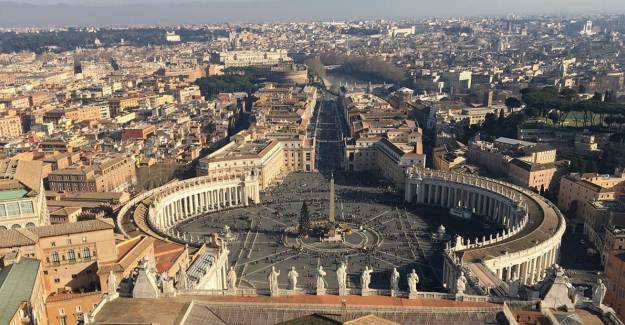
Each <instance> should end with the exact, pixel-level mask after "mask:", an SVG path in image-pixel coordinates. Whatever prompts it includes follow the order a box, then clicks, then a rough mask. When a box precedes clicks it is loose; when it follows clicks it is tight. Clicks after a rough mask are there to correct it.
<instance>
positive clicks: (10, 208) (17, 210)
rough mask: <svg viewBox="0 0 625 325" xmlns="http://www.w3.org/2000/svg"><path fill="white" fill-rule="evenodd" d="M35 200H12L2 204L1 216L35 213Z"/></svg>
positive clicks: (0, 207)
mask: <svg viewBox="0 0 625 325" xmlns="http://www.w3.org/2000/svg"><path fill="white" fill-rule="evenodd" d="M33 212H34V208H33V202H32V201H22V202H11V203H6V204H0V217H11V216H19V215H22V214H27V213H33Z"/></svg>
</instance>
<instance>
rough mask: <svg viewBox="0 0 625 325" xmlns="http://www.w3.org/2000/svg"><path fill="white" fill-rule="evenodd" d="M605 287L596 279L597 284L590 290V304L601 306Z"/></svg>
mask: <svg viewBox="0 0 625 325" xmlns="http://www.w3.org/2000/svg"><path fill="white" fill-rule="evenodd" d="M605 292H606V286H605V284H603V281H601V279H597V283H596V284H595V286H594V287H593V289H592V303H593V305H595V306H597V307H599V306H601V304H603V298H605Z"/></svg>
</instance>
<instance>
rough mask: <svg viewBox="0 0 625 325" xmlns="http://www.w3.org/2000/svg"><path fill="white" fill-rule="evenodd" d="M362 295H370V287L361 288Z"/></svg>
mask: <svg viewBox="0 0 625 325" xmlns="http://www.w3.org/2000/svg"><path fill="white" fill-rule="evenodd" d="M360 295H361V296H363V297H366V296H370V295H371V292H370V291H369V289H362V290H360Z"/></svg>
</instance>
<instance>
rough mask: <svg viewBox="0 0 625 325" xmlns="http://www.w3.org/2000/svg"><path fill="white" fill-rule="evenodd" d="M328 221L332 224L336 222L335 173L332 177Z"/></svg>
mask: <svg viewBox="0 0 625 325" xmlns="http://www.w3.org/2000/svg"><path fill="white" fill-rule="evenodd" d="M328 221H329V222H330V224H332V225H333V224H334V222H335V220H334V173H332V178H331V179H330V213H329V214H328Z"/></svg>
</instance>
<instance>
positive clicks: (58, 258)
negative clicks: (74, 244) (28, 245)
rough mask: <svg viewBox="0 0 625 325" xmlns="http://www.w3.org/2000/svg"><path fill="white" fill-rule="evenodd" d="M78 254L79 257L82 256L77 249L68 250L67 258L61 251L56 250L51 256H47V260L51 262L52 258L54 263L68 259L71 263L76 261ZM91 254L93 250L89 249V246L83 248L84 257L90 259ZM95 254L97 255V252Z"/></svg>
mask: <svg viewBox="0 0 625 325" xmlns="http://www.w3.org/2000/svg"><path fill="white" fill-rule="evenodd" d="M76 256H78V258H79V259H80V258H81V254H80V252H79V253H78V254H76V251H75V250H74V249H68V250H67V258H66V257H65V255H61V254H59V252H57V251H54V252H52V254H50V258H48V257H46V262H48V263H50V260H52V264H60V263H61V261H65V260H67V261H69V262H70V263H75V262H76ZM91 256H92V254H91V250H90V249H89V247H85V248H83V249H82V259H84V260H90V259H91ZM93 256H95V252H93Z"/></svg>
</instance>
